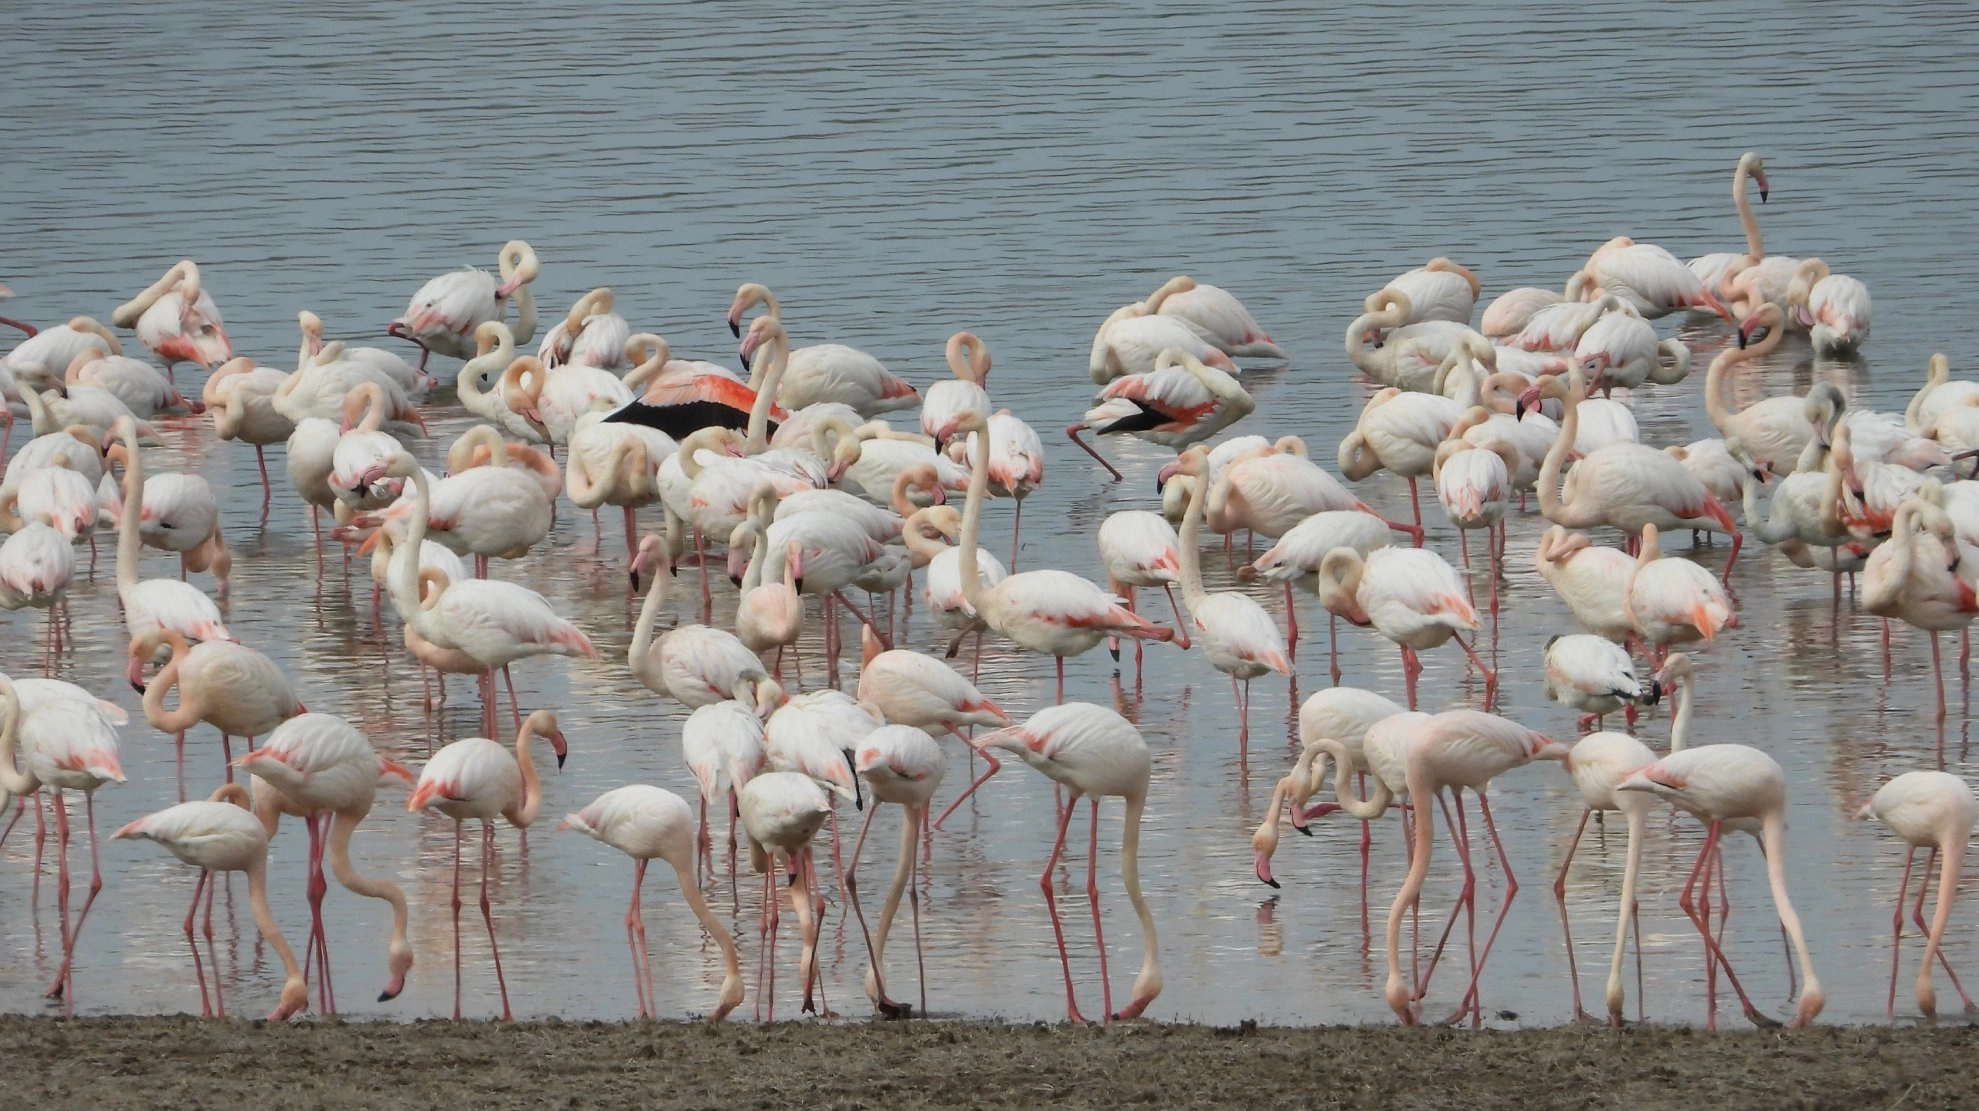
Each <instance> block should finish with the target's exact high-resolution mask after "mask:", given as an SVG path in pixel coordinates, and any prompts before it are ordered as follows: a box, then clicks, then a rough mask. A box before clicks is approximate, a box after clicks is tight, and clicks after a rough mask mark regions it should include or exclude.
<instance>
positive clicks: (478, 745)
mask: <svg viewBox="0 0 1979 1111" xmlns="http://www.w3.org/2000/svg"><path fill="white" fill-rule="evenodd" d="M534 737H541V738H543V739H544V740H547V741H549V742H550V750H551V751H552V752H555V753H556V756H557V767H559V768H561V767H563V762H564V757H565V756H566V755H567V754H568V753H569V745H568V744H567V742H565V740H564V736H563V732H562V731H561V730H559V729H558V728H557V716H556V715H555V714H553V713H551V712H550V711H548V710H537V711H535V712H534V713H532V714H530V715H529V717H528V719H527V720H525V721H524V722H523V723H522V728H520V729H518V730H517V731H516V734H515V752H514V754H513V755H511V754H510V753H509V751H508V749H506V748H504V747H503V746H502V744H501V743H500V742H499V741H491V740H489V739H488V738H486V737H466V738H463V739H461V740H458V741H455V742H453V743H452V744H450V745H448V746H446V747H445V748H442V749H441V750H440V751H438V752H436V753H434V754H433V758H432V759H431V760H428V761H427V762H426V766H425V767H424V768H422V769H420V772H419V782H418V783H417V784H416V785H415V786H414V787H413V789H412V797H410V798H408V799H406V803H405V808H406V809H407V810H408V811H411V812H412V813H415V814H416V813H418V812H419V811H421V810H427V809H432V810H437V811H439V812H440V813H441V814H444V815H446V816H447V817H449V818H452V819H453V823H454V872H453V923H454V1021H455V1022H458V1021H460V855H461V826H462V824H463V823H465V822H466V821H467V820H468V819H470V818H479V819H480V820H481V920H482V921H483V922H484V923H485V924H486V925H487V927H488V950H489V952H490V953H491V954H493V956H494V959H495V985H496V987H497V988H498V989H499V990H500V991H501V995H502V1021H503V1022H507V1021H509V1020H510V1019H511V1018H513V1017H514V1016H513V1015H511V1014H510V1013H509V1005H508V983H507V981H505V980H504V979H503V978H502V952H501V950H500V949H499V948H498V947H496V945H495V916H494V911H493V909H492V906H491V904H490V903H489V901H488V874H489V873H490V872H493V871H494V870H495V819H496V818H505V819H507V820H508V823H509V824H510V825H512V826H514V827H515V828H517V829H528V828H529V827H530V825H531V824H533V823H534V822H535V821H536V815H537V813H538V812H539V811H540V810H541V809H542V807H543V787H542V782H541V781H540V780H539V779H537V777H536V765H534V764H532V763H531V762H530V759H529V750H530V743H529V742H530V739H531V738H534Z"/></svg>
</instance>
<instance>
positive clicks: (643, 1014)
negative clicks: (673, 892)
mask: <svg viewBox="0 0 1979 1111" xmlns="http://www.w3.org/2000/svg"><path fill="white" fill-rule="evenodd" d="M557 828H558V829H574V830H576V831H578V832H579V833H582V834H585V835H586V836H588V837H590V838H592V839H593V840H595V841H601V842H603V843H604V844H607V845H610V846H611V847H612V848H614V849H617V850H618V851H620V852H622V853H624V854H625V855H627V856H629V857H631V858H632V905H631V907H630V908H628V909H627V910H626V912H625V939H626V944H627V945H628V946H630V948H631V949H632V986H633V991H634V992H635V994H637V995H638V997H639V1017H640V1018H658V1017H660V1004H659V996H658V995H657V994H656V993H655V992H654V990H653V957H652V954H651V953H650V952H648V951H647V948H646V912H645V909H644V908H643V907H642V906H641V905H640V900H639V889H640V887H641V886H642V885H643V884H644V883H645V882H646V865H647V863H648V862H650V861H652V860H656V859H657V860H664V861H666V862H667V863H668V864H670V865H672V866H673V874H674V878H675V879H676V880H677V881H678V882H679V883H680V895H681V898H683V899H685V900H687V906H688V909H690V910H692V911H693V912H694V917H695V918H697V919H699V920H700V922H701V926H702V928H704V929H706V930H707V931H708V936H709V937H712V938H714V939H715V944H716V945H717V946H718V947H719V948H720V949H721V952H722V962H723V964H724V965H725V966H726V973H725V975H724V976H723V977H722V986H721V993H720V994H719V995H718V996H717V997H716V1000H715V1009H714V1010H713V1011H711V1012H709V1014H708V1021H710V1022H720V1021H721V1020H722V1019H723V1018H726V1017H727V1016H728V1013H729V1012H730V1011H733V1010H734V1009H735V1008H736V1007H737V1006H739V1005H740V1004H741V1002H742V962H741V961H740V960H739V959H738V958H737V957H736V953H735V939H733V938H731V937H730V936H729V932H728V929H727V928H726V927H724V926H723V925H722V924H721V922H720V921H719V920H717V919H716V918H715V916H714V913H713V912H712V911H710V910H709V909H708V901H707V900H706V899H704V898H702V897H701V888H700V886H699V885H698V884H696V883H695V882H694V880H693V877H692V876H691V875H690V872H691V869H690V868H689V867H688V863H687V862H688V860H689V859H690V858H691V857H693V856H694V855H695V853H694V812H693V811H692V810H690V809H689V808H688V806H687V803H686V802H685V801H684V800H683V799H682V798H681V797H680V796H679V795H676V794H674V793H673V792H672V791H667V790H663V789H661V788H659V787H649V786H646V785H645V784H633V785H631V786H628V787H620V788H618V789H616V790H612V791H606V792H605V793H604V794H602V795H599V796H598V797H597V798H596V799H593V800H592V801H591V803H590V805H588V806H586V807H584V808H583V809H582V810H579V811H578V812H577V813H575V814H572V815H570V816H569V817H566V818H565V819H564V820H563V821H562V822H560V823H558V825H557ZM490 936H492V934H491V935H490Z"/></svg>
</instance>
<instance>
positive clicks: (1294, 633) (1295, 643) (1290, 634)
mask: <svg viewBox="0 0 1979 1111" xmlns="http://www.w3.org/2000/svg"><path fill="white" fill-rule="evenodd" d="M1176 616H1177V618H1178V620H1177V621H1176V622H1175V624H1176V626H1177V628H1179V627H1180V626H1181V624H1182V622H1181V621H1180V620H1179V618H1180V615H1179V614H1177V615H1176ZM1285 648H1286V651H1287V652H1289V653H1290V654H1291V657H1292V661H1293V662H1294V663H1297V662H1298V659H1299V607H1298V606H1297V605H1295V604H1294V603H1293V601H1292V581H1291V580H1290V579H1287V580H1285Z"/></svg>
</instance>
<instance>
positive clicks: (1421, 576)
mask: <svg viewBox="0 0 1979 1111" xmlns="http://www.w3.org/2000/svg"><path fill="white" fill-rule="evenodd" d="M1319 600H1320V604H1321V605H1323V606H1325V607H1326V609H1327V612H1329V613H1332V614H1335V615H1336V616H1339V617H1344V618H1346V619H1347V620H1348V621H1350V622H1352V623H1353V624H1356V625H1369V626H1372V627H1373V628H1374V630H1375V631H1376V632H1378V633H1380V634H1381V635H1382V636H1384V637H1387V638H1388V639H1389V640H1392V641H1394V642H1395V643H1396V644H1397V645H1399V646H1400V647H1401V649H1402V676H1403V678H1404V680H1405V681H1406V682H1407V685H1408V693H1409V706H1410V708H1411V709H1413V708H1414V707H1415V701H1416V676H1418V675H1420V674H1422V663H1421V662H1420V661H1419V660H1418V659H1417V658H1416V653H1417V652H1419V651H1423V650H1426V649H1430V648H1435V647H1437V646H1439V645H1442V644H1446V643H1448V642H1450V641H1452V640H1454V641H1456V642H1457V646H1458V647H1459V648H1462V649H1463V650H1464V655H1466V656H1469V657H1470V660H1471V662H1472V663H1473V664H1476V665H1477V669H1478V671H1479V673H1481V674H1482V675H1483V676H1484V703H1485V705H1486V706H1490V705H1491V702H1492V700H1493V697H1494V696H1495V695H1496V694H1497V690H1498V673H1497V671H1495V670H1494V669H1492V668H1490V667H1487V666H1485V663H1484V660H1483V659H1481V658H1479V656H1478V654H1477V651H1476V649H1474V648H1473V647H1472V646H1471V643H1470V642H1469V641H1466V640H1465V639H1464V638H1463V636H1462V635H1461V634H1462V633H1465V632H1471V633H1474V632H1476V631H1477V630H1478V628H1479V627H1480V626H1479V623H1478V620H1477V610H1476V608H1475V607H1473V606H1472V605H1471V603H1470V600H1469V598H1468V597H1466V592H1465V590H1464V585H1463V582H1462V580H1460V579H1459V578H1458V577H1457V572H1456V569H1455V568H1453V567H1451V566H1450V565H1449V564H1448V563H1447V562H1445V561H1444V559H1443V557H1442V556H1440V555H1437V554H1436V553H1435V552H1433V551H1430V550H1429V549H1427V548H1377V549H1375V550H1374V551H1371V552H1369V553H1368V554H1367V555H1366V556H1365V557H1363V556H1362V555H1361V554H1360V552H1359V551H1357V550H1355V549H1353V548H1335V549H1333V550H1332V551H1331V552H1328V553H1327V554H1326V558H1325V559H1324V560H1322V561H1321V562H1320V565H1319Z"/></svg>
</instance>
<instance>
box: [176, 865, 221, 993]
mask: <svg viewBox="0 0 1979 1111" xmlns="http://www.w3.org/2000/svg"><path fill="white" fill-rule="evenodd" d="M212 875H213V873H211V872H209V871H207V870H206V869H204V868H201V869H200V870H199V879H198V880H196V881H195V882H194V883H193V885H192V905H191V906H189V907H187V908H186V922H185V929H186V945H187V946H189V947H190V948H191V949H192V975H193V979H195V980H197V981H199V1017H201V1018H212V1017H213V1002H212V1000H211V999H209V998H207V995H206V973H205V971H204V970H202V969H201V968H200V964H199V937H198V935H197V934H195V933H194V932H193V922H194V921H195V920H196V919H197V918H198V917H199V896H200V895H201V893H203V892H204V891H205V890H206V881H207V879H208V878H209V877H211V876H212ZM219 976H220V970H219V969H218V968H215V969H214V970H213V978H214V979H215V980H218V979H219Z"/></svg>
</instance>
